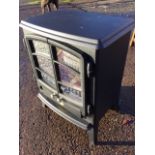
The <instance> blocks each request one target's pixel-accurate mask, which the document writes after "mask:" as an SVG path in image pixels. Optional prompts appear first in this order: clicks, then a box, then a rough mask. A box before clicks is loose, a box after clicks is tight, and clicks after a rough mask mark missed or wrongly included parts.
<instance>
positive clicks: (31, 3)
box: [27, 0, 40, 5]
mask: <svg viewBox="0 0 155 155" xmlns="http://www.w3.org/2000/svg"><path fill="white" fill-rule="evenodd" d="M39 3H40V0H28V2H27V4H30V5H33V4H39Z"/></svg>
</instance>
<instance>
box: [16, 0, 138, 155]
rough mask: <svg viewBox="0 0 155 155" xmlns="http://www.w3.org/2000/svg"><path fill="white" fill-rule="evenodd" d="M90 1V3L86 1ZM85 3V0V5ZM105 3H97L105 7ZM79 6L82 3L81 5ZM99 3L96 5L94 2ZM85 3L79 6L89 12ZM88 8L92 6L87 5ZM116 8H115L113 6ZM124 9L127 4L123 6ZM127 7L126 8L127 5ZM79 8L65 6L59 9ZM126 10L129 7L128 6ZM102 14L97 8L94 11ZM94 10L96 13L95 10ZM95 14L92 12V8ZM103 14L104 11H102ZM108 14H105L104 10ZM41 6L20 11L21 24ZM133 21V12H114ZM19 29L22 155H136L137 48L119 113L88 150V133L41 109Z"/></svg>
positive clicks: (103, 124)
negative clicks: (135, 70) (98, 143)
mask: <svg viewBox="0 0 155 155" xmlns="http://www.w3.org/2000/svg"><path fill="white" fill-rule="evenodd" d="M87 1H88V0H87ZM82 2H83V3H84V2H86V1H85V0H83V1H82ZM105 2H106V1H97V3H105ZM78 3H80V2H78ZM95 3H96V2H95ZM95 3H85V4H82V5H78V9H79V7H80V8H82V9H86V6H88V7H87V10H89V9H90V8H91V7H89V5H90V4H91V5H95ZM88 4H89V5H88ZM113 5H114V4H113ZM123 5H124V3H123ZM126 5H127V4H126ZM73 7H74V8H75V9H76V8H77V6H76V7H75V4H74V5H62V6H61V7H60V9H70V8H73ZM126 8H127V6H126ZM95 9H96V10H97V11H99V9H98V7H97V8H95ZM95 9H94V10H95ZM91 10H92V8H91ZM100 11H101V10H100ZM102 11H103V12H105V11H104V10H102ZM40 13H41V12H40V8H39V7H38V6H24V7H20V20H21V19H25V18H27V17H29V16H34V15H37V14H40ZM109 13H117V14H119V13H120V14H122V15H124V16H131V17H132V18H134V11H133V9H132V11H131V10H130V7H129V9H128V10H127V9H126V10H125V11H124V12H123V11H122V12H121V11H119V9H118V10H117V11H112V12H109ZM22 37H23V34H22V31H21V29H20V42H19V52H20V58H19V59H20V64H19V65H20V70H19V72H20V79H19V80H20V85H19V87H20V94H19V95H20V113H19V115H20V120H19V121H20V135H19V136H20V137H19V138H20V150H19V152H20V153H19V154H20V155H134V144H133V143H134V140H135V139H134V138H135V137H134V129H135V128H134V127H135V124H134V85H135V84H134V55H135V53H134V48H131V49H129V51H128V56H127V62H126V67H125V73H124V77H123V81H122V89H121V96H120V105H121V110H120V112H115V111H112V110H109V111H108V112H107V113H106V115H105V117H104V118H103V119H102V120H101V121H100V126H99V133H98V140H99V141H100V142H101V145H98V146H94V147H92V148H89V145H88V136H87V134H86V132H85V131H83V130H82V129H80V128H78V127H76V126H75V125H73V124H71V123H69V122H68V121H66V120H65V119H63V118H61V117H60V116H58V115H57V114H56V113H54V112H52V111H51V110H49V109H48V108H45V109H44V108H42V106H41V102H40V100H39V99H38V98H37V97H36V95H37V92H38V90H37V86H36V82H35V79H34V76H33V73H32V68H31V64H30V61H29V59H28V55H27V52H26V51H25V49H24V47H23V44H22Z"/></svg>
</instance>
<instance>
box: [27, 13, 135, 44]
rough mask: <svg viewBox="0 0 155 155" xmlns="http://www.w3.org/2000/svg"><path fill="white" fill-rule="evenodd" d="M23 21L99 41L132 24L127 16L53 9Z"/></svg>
mask: <svg viewBox="0 0 155 155" xmlns="http://www.w3.org/2000/svg"><path fill="white" fill-rule="evenodd" d="M25 22H27V23H30V24H33V25H36V26H39V27H42V28H45V29H47V30H54V31H58V32H62V33H65V34H70V35H76V36H80V37H84V38H89V39H96V40H101V41H103V40H105V39H107V38H111V36H112V35H113V36H114V35H116V34H117V35H118V33H119V32H121V31H123V30H124V29H126V30H127V29H128V30H127V31H130V30H131V25H132V26H133V24H134V21H133V20H132V19H129V18H124V17H120V16H111V15H104V14H101V13H90V12H83V11H75V10H70V11H69V10H68V11H55V12H52V13H47V14H44V15H39V16H35V17H30V18H29V19H27V20H26V21H25ZM129 27H130V28H129Z"/></svg>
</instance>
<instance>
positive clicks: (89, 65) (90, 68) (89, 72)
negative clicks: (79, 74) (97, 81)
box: [87, 62, 94, 78]
mask: <svg viewBox="0 0 155 155" xmlns="http://www.w3.org/2000/svg"><path fill="white" fill-rule="evenodd" d="M93 69H94V65H93V63H91V62H89V63H87V77H88V78H90V77H92V76H93V74H94V72H93Z"/></svg>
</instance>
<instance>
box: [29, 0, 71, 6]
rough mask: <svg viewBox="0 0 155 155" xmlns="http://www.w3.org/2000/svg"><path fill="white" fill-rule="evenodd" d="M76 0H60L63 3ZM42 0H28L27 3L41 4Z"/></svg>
mask: <svg viewBox="0 0 155 155" xmlns="http://www.w3.org/2000/svg"><path fill="white" fill-rule="evenodd" d="M73 1H74V0H60V1H59V2H60V3H61V2H62V3H69V2H73ZM39 3H40V0H27V4H31V5H33V4H39Z"/></svg>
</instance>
